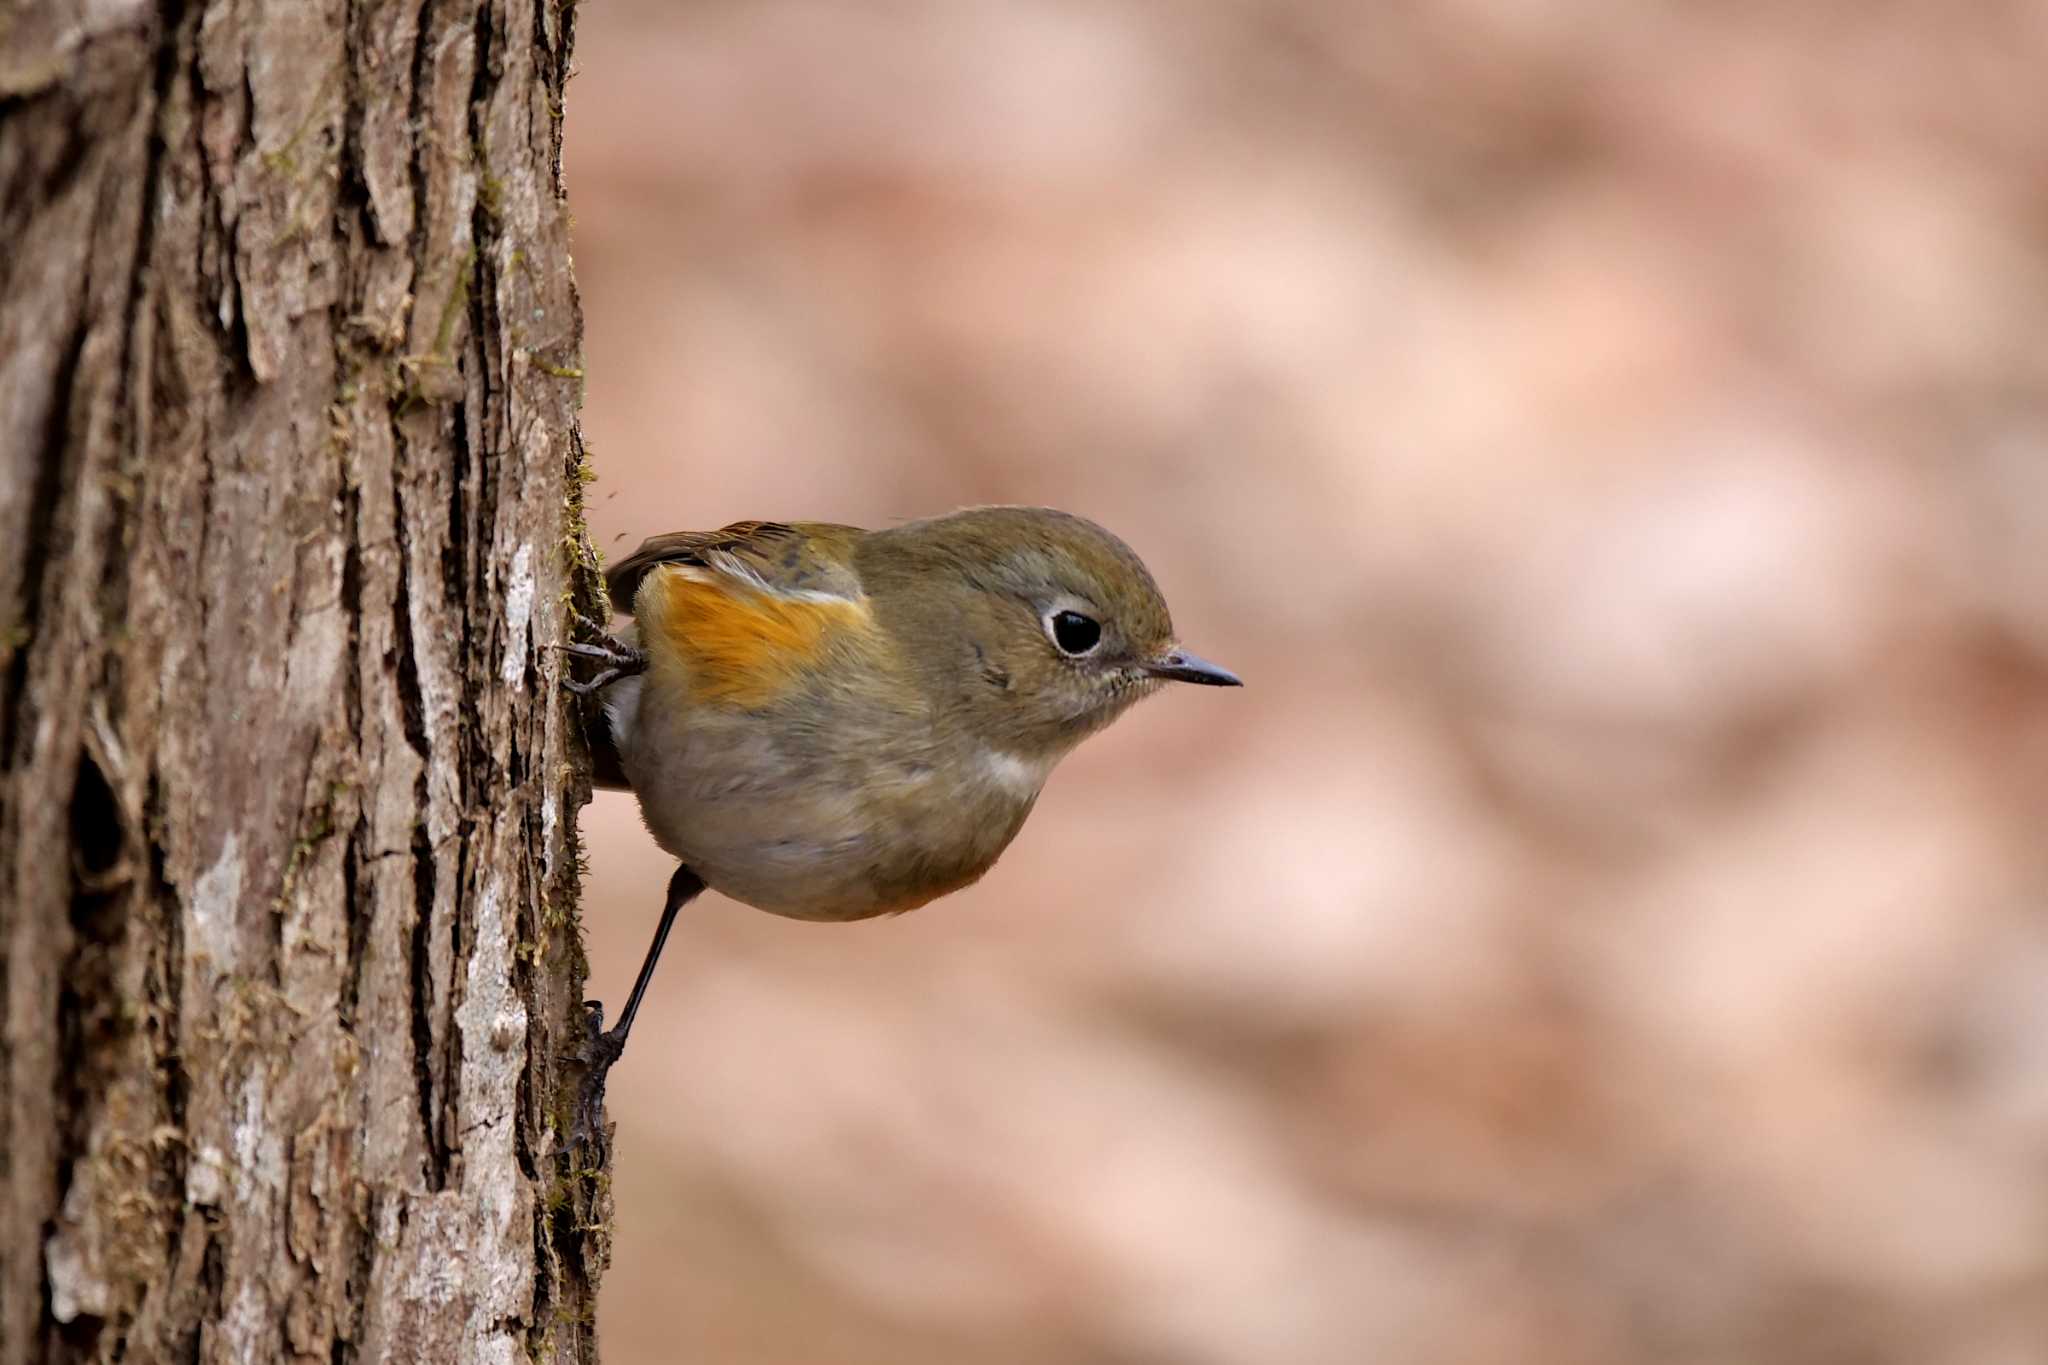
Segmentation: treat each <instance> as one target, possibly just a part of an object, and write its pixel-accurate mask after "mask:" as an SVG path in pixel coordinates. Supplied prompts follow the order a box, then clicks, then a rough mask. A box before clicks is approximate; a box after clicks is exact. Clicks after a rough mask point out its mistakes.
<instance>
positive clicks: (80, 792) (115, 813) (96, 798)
mask: <svg viewBox="0 0 2048 1365" xmlns="http://www.w3.org/2000/svg"><path fill="white" fill-rule="evenodd" d="M121 844H122V829H121V808H120V807H119V806H118V805H117V804H115V801H114V789H113V788H112V787H109V786H108V785H107V779H106V776H105V775H104V774H103V773H101V772H100V765H99V764H97V763H95V762H93V761H92V759H91V758H89V757H88V758H85V759H83V760H81V761H80V763H79V765H78V777H77V780H76V782H75V783H74V784H73V786H72V788H71V848H72V853H73V856H74V857H75V858H76V859H77V860H78V871H79V872H80V874H81V875H82V876H83V877H85V878H86V879H87V880H98V879H100V878H103V877H105V876H106V874H107V873H109V872H111V871H113V870H114V868H115V867H116V866H118V865H119V864H120V861H121Z"/></svg>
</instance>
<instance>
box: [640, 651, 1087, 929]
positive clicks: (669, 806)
mask: <svg viewBox="0 0 2048 1365" xmlns="http://www.w3.org/2000/svg"><path fill="white" fill-rule="evenodd" d="M639 682H640V680H639V679H637V678H635V679H629V680H627V681H625V682H622V683H621V684H619V685H617V686H615V687H614V688H613V689H612V690H611V692H610V693H609V694H608V695H607V696H606V705H607V710H608V711H611V712H612V714H613V717H614V723H613V732H614V735H615V736H617V737H618V739H619V750H620V756H621V758H622V759H623V761H624V765H625V769H626V775H627V777H628V779H629V780H630V781H631V782H632V784H633V791H634V793H635V795H636V796H637V797H638V798H639V801H640V812H641V817H642V819H644V820H645V821H646V824H647V828H648V830H649V832H651V833H652V834H653V835H654V838H655V841H656V842H657V843H659V844H660V845H661V846H662V847H663V848H665V849H667V850H668V851H669V852H670V853H672V854H674V855H675V856H676V857H677V858H678V859H680V860H681V861H683V862H684V863H686V864H688V865H689V867H690V868H691V869H692V870H693V871H695V872H696V873H697V875H698V876H700V877H702V878H703V879H704V881H705V883H706V884H707V885H708V886H710V887H711V888H712V889H713V890H716V891H718V892H720V893H721V894H724V895H726V896H730V897H731V898H732V899H734V900H737V901H741V902H743V903H745V904H747V905H751V906H754V907H756V908H758V909H761V910H766V911H769V912H771V913H773V914H778V915H786V916H789V917H792V918H796V919H811V920H852V919H865V918H867V917H869V916H873V915H882V914H889V913H894V912H899V911H903V910H910V909H914V908H916V907H917V906H919V905H922V904H924V903H926V902H927V901H930V900H933V899H935V898H937V897H939V896H943V895H945V894H947V893H948V892H951V891H956V890H958V889H960V888H961V887H963V886H967V885H969V884H970V883H972V882H973V881H975V880H976V879H977V878H979V877H980V876H981V875H982V873H984V872H986V871H987V870H988V869H989V867H991V866H992V865H993V864H994V863H995V860H996V858H997V857H998V856H999V855H1000V854H1001V853H1002V851H1003V850H1004V849H1005V848H1006V847H1008V845H1009V843H1010V841H1011V840H1012V839H1013V838H1015V837H1016V834H1017V831H1018V830H1019V829H1020V828H1022V826H1023V824H1024V819H1025V817H1026V816H1027V815H1029V814H1030V812H1031V806H1032V802H1033V801H1034V800H1036V798H1037V795H1038V789H1039V786H1040V785H1041V784H1042V783H1043V782H1044V780H1045V776H1046V773H1047V771H1048V770H1049V769H1050V767H1051V764H1050V763H1045V764H1042V765H1041V764H1031V763H1025V762H1022V761H1021V760H1018V759H1016V758H1014V757H1011V756H1009V755H995V756H988V755H983V754H980V753H973V754H970V755H969V757H968V758H967V760H966V761H964V762H962V761H953V762H942V761H938V760H937V759H936V758H935V757H934V756H933V755H932V754H931V753H928V752H915V753H890V752H886V751H878V750H877V748H876V746H874V745H873V744H866V745H862V744H858V743H849V744H847V745H846V746H845V748H844V750H843V751H839V750H837V749H835V748H834V746H833V745H832V744H830V743H824V744H822V745H821V744H820V743H819V742H818V740H817V737H816V735H815V734H814V735H813V736H812V737H811V742H810V743H809V744H808V745H806V746H804V747H803V748H802V749H801V751H793V747H792V746H790V745H788V744H785V743H781V742H778V740H777V738H776V727H774V726H773V725H771V724H769V723H765V722H763V721H761V720H759V719H758V718H755V717H750V716H747V715H745V714H743V713H733V712H714V713H708V714H707V713H700V714H698V715H697V716H695V717H685V716H683V715H680V714H677V713H675V712H669V713H667V714H662V713H660V712H659V711H657V709H656V708H648V709H647V710H646V711H644V712H643V711H642V709H641V708H640V705H639V700H640V699H639V695H638V694H639V687H638V684H639ZM621 721H624V722H625V724H623V725H621V723H620V722H621Z"/></svg>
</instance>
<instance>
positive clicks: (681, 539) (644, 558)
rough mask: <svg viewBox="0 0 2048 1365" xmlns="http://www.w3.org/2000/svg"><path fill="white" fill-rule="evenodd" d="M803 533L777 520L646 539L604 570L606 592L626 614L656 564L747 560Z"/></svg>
mask: <svg viewBox="0 0 2048 1365" xmlns="http://www.w3.org/2000/svg"><path fill="white" fill-rule="evenodd" d="M802 534H803V533H802V532H800V531H799V530H797V528H796V527H794V526H790V525H787V524H785V523H783V522H779V521H736V522H734V523H733V524H732V525H730V526H726V527H721V528H720V529H719V530H716V531H670V532H669V533H668V534H667V535H660V536H649V537H648V538H647V539H646V540H643V541H641V542H640V548H639V549H637V550H635V551H633V553H632V554H629V555H627V556H626V557H625V558H624V559H622V560H620V561H619V562H618V563H616V564H614V565H612V566H611V567H610V568H608V569H606V570H605V571H604V586H605V590H606V591H607V592H609V593H610V594H611V599H612V609H613V610H614V611H628V612H629V611H631V610H633V595H634V594H635V593H637V592H639V591H640V580H641V579H643V578H645V577H647V575H648V574H649V573H650V572H652V571H653V569H654V566H655V565H657V564H705V563H706V562H707V561H706V559H705V556H706V555H709V554H713V553H716V552H717V551H720V550H723V551H726V552H727V553H730V554H742V555H748V556H749V557H752V556H760V555H766V554H771V553H773V552H774V550H775V549H776V548H778V545H779V543H781V542H785V541H791V540H799V539H801V538H802Z"/></svg>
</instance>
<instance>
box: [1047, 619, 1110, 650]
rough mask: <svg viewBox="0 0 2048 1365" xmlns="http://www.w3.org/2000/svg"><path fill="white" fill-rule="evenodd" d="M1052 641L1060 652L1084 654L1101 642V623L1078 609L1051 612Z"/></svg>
mask: <svg viewBox="0 0 2048 1365" xmlns="http://www.w3.org/2000/svg"><path fill="white" fill-rule="evenodd" d="M1051 625H1052V642H1053V643H1054V644H1056V645H1058V646H1059V647H1060V652H1061V653H1062V654H1076V655H1079V654H1086V653H1087V652H1088V651H1089V650H1091V649H1093V648H1095V646H1096V645H1098V644H1100V643H1101V642H1102V623H1101V622H1100V621H1098V620H1096V619H1095V618H1094V617H1092V616H1083V615H1082V614H1081V613H1080V612H1078V611H1056V612H1054V613H1053V614H1052V621H1051Z"/></svg>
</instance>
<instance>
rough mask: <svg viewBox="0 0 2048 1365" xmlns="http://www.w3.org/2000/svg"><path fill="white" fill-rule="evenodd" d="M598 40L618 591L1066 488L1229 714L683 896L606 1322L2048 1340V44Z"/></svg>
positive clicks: (1836, 1352) (926, 1335)
mask: <svg viewBox="0 0 2048 1365" xmlns="http://www.w3.org/2000/svg"><path fill="white" fill-rule="evenodd" d="M578 25H579V31H580V32H579V44H578V52H579V58H580V61H579V66H580V69H581V75H580V77H579V78H578V79H577V81H576V82H575V84H574V86H573V87H572V91H571V99H572V105H571V109H570V117H569V119H568V124H567V129H568V139H569V148H568V169H569V176H570V184H571V195H572V201H573V203H574V206H575V210H576V216H577V234H576V269H577V275H578V279H579V281H580V284H581V287H582V291H583V298H584V303H585V307H586V310H587V326H588V332H587V356H586V359H587V365H588V373H589V376H590V378H589V388H588V403H587V406H586V408H585V411H584V422H585V430H586V432H587V434H588V436H589V439H590V441H591V443H592V445H593V447H594V449H595V455H594V461H595V464H596V467H597V469H598V471H599V474H600V476H601V482H600V483H599V484H598V485H597V487H596V489H595V490H594V499H595V502H594V513H593V516H592V522H593V527H594V530H595V533H596V535H597V538H598V541H599V543H600V544H601V545H603V546H604V547H605V548H606V549H607V552H608V553H609V554H610V555H612V556H613V557H617V556H618V555H620V554H623V553H624V552H625V551H626V550H627V549H629V548H630V547H631V546H632V545H634V544H636V543H637V541H638V539H639V538H640V537H641V536H642V535H645V534H647V533H651V532H655V531H663V530H670V529H676V528H708V527H715V526H718V525H720V524H721V523H724V522H727V521H730V520H735V519H738V518H742V517H777V516H781V517H809V518H819V519H829V520H841V521H851V522H856V523H863V524H869V525H875V524H883V523H886V522H888V521H890V520H891V519H894V518H904V517H910V516H915V515H920V514H926V513H931V512H936V511H941V510H945V509H948V508H951V507H954V506H958V505H961V504H969V503H979V502H994V501H1001V502H1033V503H1039V502H1042V503H1050V504H1055V505H1057V506H1060V507H1064V508H1068V509H1071V510H1073V511H1077V512H1081V513H1084V514H1086V515H1089V516H1091V517H1094V518H1095V519H1097V520H1099V521H1101V522H1103V523H1104V524H1106V525H1108V526H1110V527H1112V528H1114V529H1115V530H1116V531H1118V532H1119V533H1120V534H1122V535H1123V536H1124V537H1125V538H1126V539H1128V540H1129V541H1130V542H1131V543H1132V544H1133V545H1134V546H1135V547H1137V549H1138V550H1139V551H1140V553H1142V554H1143V555H1144V556H1145V557H1146V558H1147V560H1148V561H1149V562H1150V563H1151V565H1152V567H1153V569H1154V570H1155V572H1156V573H1157V575H1158V577H1159V579H1160V581H1161V583H1162V584H1163V586H1164V587H1165V588H1166V590H1167V592H1168V595H1169V597H1170V599H1171V601H1172V603H1173V607H1174V613H1175V616H1176V619H1177V621H1178V623H1179V625H1180V627H1181V630H1182V632H1183V634H1184V637H1185V639H1186V640H1187V642H1188V643H1189V644H1190V645H1191V646H1192V647H1194V648H1196V649H1198V650H1200V651H1201V652H1203V653H1204V654H1207V655H1209V656H1211V657H1213V658H1216V659H1218V660H1220V661H1222V662H1224V663H1226V664H1228V665H1230V666H1232V667H1234V668H1236V669H1238V670H1239V671H1241V672H1242V673H1243V674H1244V676H1245V677H1246V679H1247V680H1248V683H1249V686H1248V687H1247V688H1246V689H1245V690H1244V691H1242V692H1221V691H1208V690H1197V689H1184V690H1181V691H1177V692H1170V693H1168V694H1166V695H1163V696H1161V697H1159V698H1157V699H1155V700H1152V701H1150V702H1147V703H1146V704H1145V705H1144V706H1142V707H1140V708H1139V709H1138V710H1137V711H1136V712H1134V713H1133V714H1132V715H1130V716H1129V717H1127V718H1126V719H1125V720H1123V721H1122V722H1121V723H1119V724H1118V725H1117V726H1116V727H1114V728H1113V729H1112V730H1110V731H1109V732H1108V733H1107V734H1106V735H1104V736H1102V737H1101V738H1098V739H1096V740H1093V741H1091V742H1090V743H1089V744H1087V745H1086V746H1084V747H1083V748H1082V749H1080V750H1079V751H1078V752H1077V753H1076V754H1075V755H1074V757H1072V758H1071V759H1069V760H1068V761H1067V762H1066V764H1065V765H1064V766H1063V767H1062V768H1061V769H1060V771H1059V772H1058V773H1057V774H1056V775H1055V776H1054V778H1053V780H1052V782H1051V784H1050V785H1049V787H1048V788H1047V791H1046V794H1045V796H1044V798H1043V799H1042V800H1041V802H1040V803H1039V807H1038V811H1037V813H1036V815H1035V816H1034V817H1033V819H1032V821H1031V823H1030V825H1029V826H1028V827H1027V828H1026V829H1025V831H1024V834H1023V836H1022V837H1021V838H1020V839H1019V840H1018V842H1017V843H1016V845H1015V846H1014V847H1013V848H1012V849H1011V851H1010V852H1009V854H1008V855H1007V856H1006V857H1005V859H1004V860H1003V862H1002V863H1001V864H1000V865H999V866H998V867H997V869H996V870H995V871H994V872H993V873H992V874H991V875H990V876H989V877H988V878H987V880H985V881H984V882H983V883H981V884H980V885H979V886H977V887H975V888H973V889H971V890H970V891H967V892H965V893H962V894H960V895H957V896H955V897H952V898H950V899H948V900H945V901H943V902H940V903H938V904H936V905H933V906H931V907H929V908H928V909H926V910H923V911H921V912H919V913H917V914H914V915H909V916H905V917H903V918H900V919H888V920H882V921H878V922H870V923H866V924H858V925H846V926H831V925H811V924H801V923H793V922H786V921H781V920H777V919H775V918H772V917H770V916H766V915H762V914H759V913H757V912H754V911H751V910H747V909H745V908H743V907H740V906H737V905H734V904H733V903H731V902H729V901H724V900H722V899H720V898H718V897H716V896H711V897H707V898H705V899H704V900H703V901H701V902H700V903H698V904H697V905H695V906H693V907H691V909H690V911H689V913H688V914H687V915H685V916H684V919H683V922H682V924H681V926H680V927H679V930H678V932H677V935H676V938H675V940H674V941H672V943H671V946H670V948H669V951H668V955H667V958H666V960H665V961H664V963H663V967H662V973H661V976H660V979H659V981H658V982H657V985H656V989H655V992H654V994H653V996H652V999H651V1003H650V1005H649V1007H648V1010H647V1011H646V1012H645V1013H644V1014H643V1015H642V1016H641V1021H640V1024H639V1030H638V1031H636V1033H635V1045H634V1049H633V1055H632V1057H631V1058H630V1059H629V1063H628V1065H627V1066H626V1067H625V1068H623V1069H622V1070H621V1072H620V1073H619V1077H618V1081H617V1083H615V1084H614V1086H613V1087H612V1096H611V1102H612V1113H613V1115H614V1116H615V1118H616V1119H617V1121H618V1125H619V1138H618V1174H617V1186H616V1192H617V1202H618V1220H617V1242H616V1260H615V1263H614V1264H613V1266H612V1269H611V1271H610V1272H609V1274H608V1275H607V1276H606V1278H605V1282H604V1284H605V1298H604V1307H603V1314H602V1319H601V1331H602V1340H603V1346H604V1350H605V1358H606V1360H607V1361H609V1362H612V1365H642V1363H644V1362H681V1361H688V1362H719V1363H720V1365H771V1363H773V1365H800V1363H808V1362H818V1363H820V1365H942V1363H943V1365H959V1363H962V1362H971V1363H972V1365H1363V1363H1364V1362H1372V1365H1408V1363H1409V1362H1416V1363H1422V1362H1452V1363H1454V1365H1488V1363H1489V1362H1501V1363H1502V1365H1521V1363H1529V1365H1547V1363H1549V1362H1558V1363H1559V1365H1564V1363H1566V1362H1569V1363H1571V1365H1581V1363H1584V1365H1595V1363H1599V1365H1605V1363H1608V1362H1666V1361H1670V1362H1694V1363H1697V1365H1736V1363H1738V1362H1741V1363H1748V1362H1759V1363H1762V1365H1776V1363H1777V1362H1787V1363H1791V1362H1817V1363H1818V1362H1828V1363H1833V1362H1845V1363H1846V1362H1858V1363H1859V1365H1861V1363H1879V1365H1882V1363H1887V1362H1899V1363H1900V1365H1907V1363H1910V1365H2026V1363H2029V1362H2043V1361H2048V834H2044V814H2048V96H2044V94H2043V89H2044V87H2043V84H2042V81H2043V77H2042V71H2043V70H2044V69H2048V67H2044V63H2048V7H2044V6H2042V5H2039V4H2037V3H2032V2H2031V0H2012V2H2011V3H1995V2H1990V0H1987V2H1985V3H1977V2H1975V0H1969V2H1966V3H1954V4H1937V3H1921V4H1910V3H1900V4H1870V3H1867V2H1865V3H1854V4H1851V3H1819V4H1808V5H1797V6H1794V5H1785V4H1779V3H1765V0H1734V2H1732V3H1720V4H1712V5H1690V6H1678V5H1643V4H1635V3H1627V0H1604V3H1591V4H1578V5H1557V4H1534V3H1526V2H1524V3H1517V0H1434V2H1433V3H1428V4H1423V3H1415V2H1413V0H1409V2H1407V3H1398V2H1397V3H1383V4H1374V5H1340V4H1334V3H1307V2H1306V0H1297V2H1295V3H1288V2H1287V0H1240V2H1238V3H1226V2H1225V0H1210V2H1207V3H1192V2H1191V3H1180V4H1165V3H1158V2H1157V0H1153V3H1141V2H1140V0H1109V2H1108V3H1097V4H1080V3H1073V2H1072V0H1035V2H1034V3H1022V2H1021V0H893V2H892V3H854V4H849V3H843V2H841V3H828V2H827V0H749V2H748V3H710V2H707V0H695V2H692V3H678V2H677V0H597V2H596V3H592V4H588V5H585V6H583V7H582V8H581V9H580V10H579V11H578ZM583 828H584V831H585V834H586V837H587V840H588V843H589V846H590V853H591V862H592V867H593V877H592V881H591V884H590V887H589V894H588V898H587V902H586V923H587V925H588V926H589V931H590V947H591V957H592V962H593V968H594V973H595V974H594V977H593V981H592V987H593V990H594V991H595V993H597V994H600V995H602V996H604V997H605V998H606V999H608V1000H613V1001H617V1000H618V999H621V998H622V997H623V995H624V993H625V990H626V987H627V985H628V984H629V982H630V980H631V976H632V972H633V969H634V967H635V966H636V964H637V963H638V961H639V957H640V954H641V951H642V949H643V948H644V947H645V944H646V939H647V936H648V934H649V932H650V929H651V927H652V925H653V922H654V919H655V917H656V913H657V910H658V907H659V902H660V896H661V891H662V887H663V884H664V881H665V878H666V876H667V874H668V871H669V866H668V864H667V862H666V860H665V859H664V858H663V857H662V855H661V854H660V853H659V852H658V851H657V850H656V849H655V847H654V845H653V843H652V842H651V841H650V840H649V839H648V837H647V836H646V834H645V833H644V832H643V831H642V830H641V828H640V827H639V824H638V821H637V819H636V817H635V814H634V811H633V808H632V806H631V804H630V802H629V801H628V800H626V799H621V798H618V797H613V796H603V797H600V798H599V799H598V801H597V802H596V804H595V805H594V806H592V807H591V808H590V809H589V810H588V811H587V812H586V813H585V816H584V821H583Z"/></svg>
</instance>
